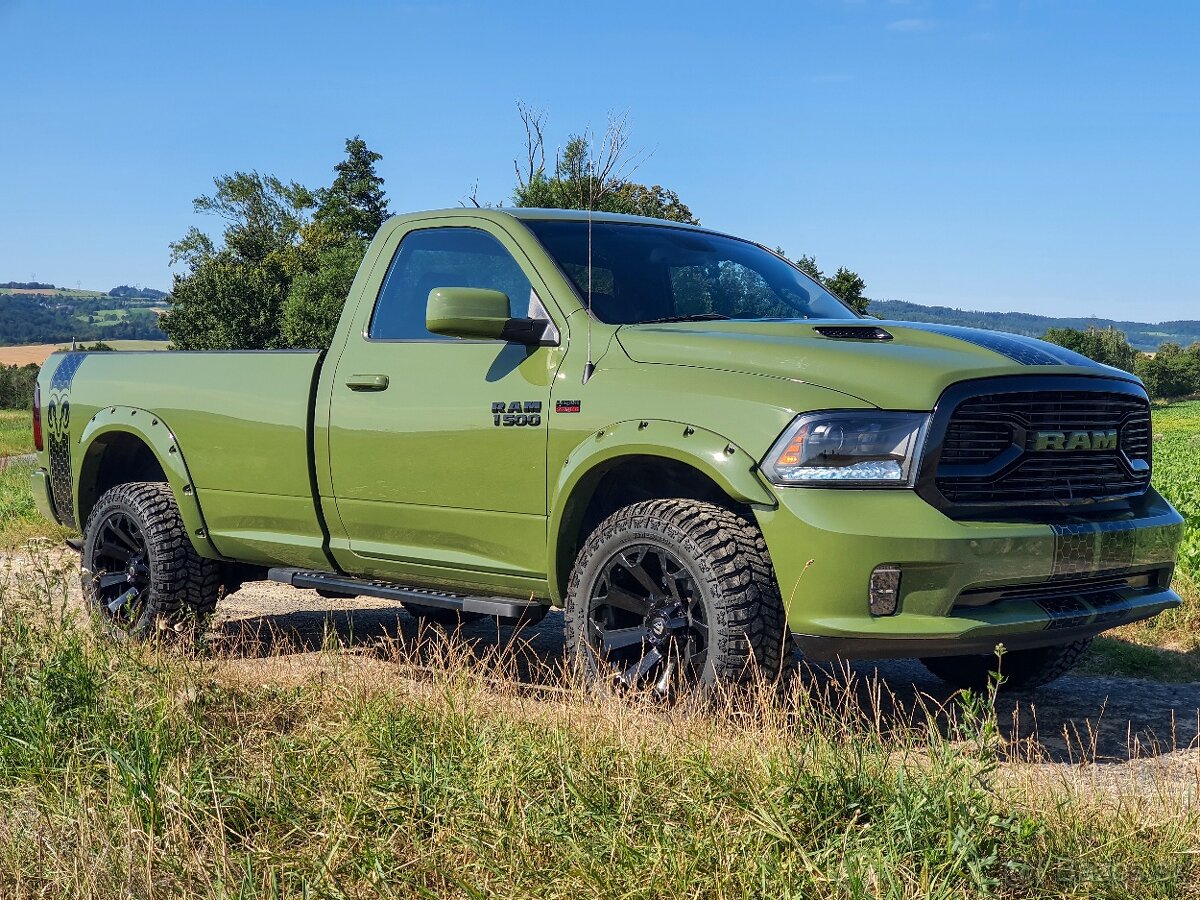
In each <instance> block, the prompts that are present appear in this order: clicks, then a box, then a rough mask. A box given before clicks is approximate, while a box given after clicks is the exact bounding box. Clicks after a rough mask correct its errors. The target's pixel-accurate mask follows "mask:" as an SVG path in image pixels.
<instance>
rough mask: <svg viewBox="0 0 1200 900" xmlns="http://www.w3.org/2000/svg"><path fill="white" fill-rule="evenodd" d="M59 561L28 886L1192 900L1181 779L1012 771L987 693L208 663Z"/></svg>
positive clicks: (1197, 838)
mask: <svg viewBox="0 0 1200 900" xmlns="http://www.w3.org/2000/svg"><path fill="white" fill-rule="evenodd" d="M57 577H58V576H57V575H56V573H55V572H54V571H53V570H52V569H50V568H47V570H46V571H45V572H43V573H40V574H39V575H38V577H36V578H30V579H26V581H25V582H24V584H23V585H22V587H21V588H20V589H19V590H16V589H12V588H9V589H7V590H5V591H4V592H3V593H0V634H2V635H3V640H0V805H2V806H3V809H4V816H3V819H2V821H0V896H3V897H5V898H6V900H34V898H46V897H72V898H95V900H100V898H105V900H108V898H126V897H138V898H164V900H165V898H176V897H206V898H214V900H215V898H235V897H236V898H245V900H250V898H285V897H287V898H292V897H294V898H300V897H312V898H368V897H371V898H374V897H382V898H401V897H403V898H420V897H427V898H433V897H452V898H481V897H499V898H511V897H544V898H563V900H566V898H576V897H586V898H598V900H600V898H614V897H620V898H676V897H679V898H684V897H686V898H710V897H711V898H746V897H786V898H801V897H835V898H857V897H863V898H976V897H983V896H989V897H1014V898H1015V897H1073V898H1081V900H1082V898H1096V897H1113V898H1117V897H1120V898H1134V897H1136V898H1152V897H1161V898H1181V897H1188V896H1193V897H1194V896H1196V892H1197V884H1198V881H1197V878H1198V876H1200V865H1198V862H1197V860H1198V858H1200V806H1198V805H1197V801H1196V799H1195V796H1194V794H1190V793H1189V792H1188V790H1187V788H1186V785H1183V786H1181V785H1180V784H1179V783H1178V782H1174V781H1167V780H1161V779H1159V778H1158V777H1157V776H1155V775H1153V773H1152V772H1151V773H1149V775H1148V778H1146V779H1140V778H1126V779H1123V780H1118V781H1113V782H1112V783H1111V784H1107V783H1106V784H1105V785H1103V786H1097V785H1089V784H1088V783H1087V780H1086V779H1075V778H1073V777H1072V776H1071V775H1070V774H1069V772H1068V771H1067V770H1065V769H1064V770H1062V771H1060V772H1054V773H1050V772H1047V771H1046V770H1045V768H1044V767H1043V766H1041V765H1028V764H1025V763H1024V762H1021V761H1019V760H1018V761H1014V760H1012V759H1011V758H1010V757H1008V756H1007V755H1006V753H1005V751H1004V747H1005V744H1004V742H1003V741H1002V740H1001V739H1000V738H999V731H998V724H997V721H996V719H995V715H994V713H992V712H991V711H990V707H989V705H988V703H987V702H986V698H976V699H972V698H967V699H966V700H965V701H963V702H960V703H958V704H956V705H952V706H950V707H948V708H947V709H946V710H945V711H944V712H943V714H942V715H943V719H944V720H945V723H946V724H945V726H944V729H938V728H930V727H928V726H927V725H925V724H924V723H925V721H926V720H925V719H924V718H923V717H918V718H917V720H916V721H913V722H909V721H904V720H903V719H900V720H892V719H888V718H885V719H882V720H881V719H877V718H875V717H874V716H873V715H872V714H871V712H870V711H869V708H868V707H867V706H864V704H863V703H862V701H861V698H860V697H859V696H857V695H856V694H855V693H854V692H852V691H847V690H846V689H844V688H843V687H841V686H839V685H837V684H830V685H828V686H827V687H824V688H819V689H814V687H813V685H812V683H811V682H810V681H805V680H796V681H793V682H791V683H790V684H788V685H786V686H784V687H782V688H781V689H778V690H777V689H775V688H773V687H771V686H765V685H764V686H758V687H757V688H756V687H751V688H749V689H747V690H745V691H740V692H738V693H736V694H733V695H729V696H726V697H720V698H718V697H714V698H712V699H711V701H710V702H708V703H706V704H703V705H698V706H696V707H695V708H691V707H688V706H684V705H676V706H673V707H664V706H663V705H662V704H660V703H655V702H651V701H648V700H644V699H643V698H639V697H637V696H629V695H625V696H614V695H611V694H604V693H597V692H595V691H592V690H584V689H581V688H577V687H574V686H572V685H571V683H570V680H569V679H564V677H563V676H562V675H561V674H560V673H558V672H556V671H553V670H551V671H548V672H546V673H543V674H542V675H538V674H536V673H535V675H534V678H533V684H532V685H531V684H529V681H528V679H526V680H524V681H522V680H519V679H518V678H516V677H514V670H513V665H512V663H513V659H514V656H513V651H511V650H510V651H507V652H501V653H500V654H499V655H498V656H495V657H492V658H489V659H474V658H472V657H471V654H470V652H469V649H468V648H467V646H466V645H465V644H464V643H463V642H461V641H459V640H456V639H453V638H444V637H440V636H438V635H437V634H436V633H434V634H427V635H426V636H424V637H418V638H416V639H414V640H412V641H411V642H407V643H404V644H400V643H394V644H391V645H389V646H386V647H381V648H376V650H375V651H373V652H371V653H368V654H366V655H359V654H356V653H354V652H349V651H345V650H339V649H337V644H336V640H333V639H331V640H330V641H329V643H328V647H327V649H325V650H323V651H321V652H318V653H310V654H308V655H307V656H302V657H297V656H289V655H269V656H268V657H266V658H261V657H260V656H259V654H258V653H257V652H256V651H255V650H253V649H250V650H249V653H248V654H247V652H246V651H245V650H243V649H241V648H239V647H238V646H237V645H236V644H235V643H233V644H228V645H226V646H224V647H223V648H222V649H221V650H220V651H212V652H209V653H206V654H196V655H189V654H188V653H185V652H179V651H178V650H172V649H170V648H167V649H162V648H158V647H154V646H149V647H145V646H140V647H139V646H131V645H128V644H116V643H111V642H101V641H98V640H97V639H96V636H95V632H94V631H92V630H90V629H88V628H86V627H84V625H82V624H81V623H80V622H79V620H78V618H77V617H76V616H73V615H72V614H70V613H69V612H67V611H66V610H67V607H66V606H65V604H64V600H63V584H62V582H60V581H58V580H56V578H57ZM276 653H277V654H286V648H285V649H284V650H278V649H277V651H276ZM539 684H546V685H554V687H553V688H551V687H538V685H539ZM564 685H565V686H564Z"/></svg>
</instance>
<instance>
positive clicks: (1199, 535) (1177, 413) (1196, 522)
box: [1154, 400, 1200, 583]
mask: <svg viewBox="0 0 1200 900" xmlns="http://www.w3.org/2000/svg"><path fill="white" fill-rule="evenodd" d="M1154 486H1155V487H1157V488H1158V490H1159V491H1160V492H1161V493H1162V494H1163V496H1165V497H1166V498H1167V499H1168V500H1170V501H1171V503H1172V504H1173V505H1174V506H1175V508H1176V509H1177V510H1179V512H1180V513H1182V514H1183V516H1184V517H1185V518H1186V519H1187V520H1188V525H1187V531H1186V535H1185V537H1184V543H1183V548H1182V550H1181V551H1180V555H1179V568H1180V571H1181V572H1182V573H1183V574H1184V576H1185V577H1188V578H1190V579H1191V580H1192V582H1193V583H1194V582H1195V581H1196V580H1197V579H1200V400H1192V401H1189V402H1186V403H1176V404H1173V405H1172V406H1167V407H1163V408H1162V409H1157V410H1155V411H1154Z"/></svg>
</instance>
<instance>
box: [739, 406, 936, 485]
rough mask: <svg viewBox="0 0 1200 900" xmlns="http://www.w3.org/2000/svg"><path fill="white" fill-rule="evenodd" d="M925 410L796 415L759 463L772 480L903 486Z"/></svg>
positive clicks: (910, 473) (911, 472) (913, 471)
mask: <svg viewBox="0 0 1200 900" xmlns="http://www.w3.org/2000/svg"><path fill="white" fill-rule="evenodd" d="M928 422H929V416H928V414H926V413H899V412H872V411H870V410H861V411H860V410H847V411H845V412H819V413H808V414H806V415H803V416H798V417H797V418H796V420H795V421H794V422H792V424H791V425H789V426H788V428H787V430H786V431H784V433H783V434H782V435H780V437H779V440H777V441H776V442H775V446H774V447H772V448H771V451H770V452H769V453H768V454H767V455H766V457H765V458H764V459H763V462H762V469H763V472H764V473H765V474H766V476H767V478H769V479H770V480H771V481H772V482H774V483H775V484H781V485H789V484H808V485H838V484H845V485H859V486H862V485H867V486H870V485H881V486H882V485H888V486H894V487H908V486H910V485H911V484H912V480H913V477H914V476H915V475H916V459H917V453H918V450H919V448H920V445H921V438H922V437H923V435H924V434H925V426H926V425H927V424H928Z"/></svg>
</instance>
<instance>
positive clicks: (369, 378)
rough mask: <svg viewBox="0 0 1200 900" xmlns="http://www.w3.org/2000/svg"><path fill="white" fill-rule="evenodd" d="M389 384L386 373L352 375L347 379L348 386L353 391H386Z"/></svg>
mask: <svg viewBox="0 0 1200 900" xmlns="http://www.w3.org/2000/svg"><path fill="white" fill-rule="evenodd" d="M387 386H388V377H387V376H386V375H351V376H350V377H349V378H347V379H346V387H348V388H350V390H352V391H386V390H387Z"/></svg>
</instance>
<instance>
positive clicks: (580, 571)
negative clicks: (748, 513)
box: [564, 498, 788, 695]
mask: <svg viewBox="0 0 1200 900" xmlns="http://www.w3.org/2000/svg"><path fill="white" fill-rule="evenodd" d="M565 600H566V603H565V606H566V609H565V616H564V627H565V628H564V630H565V635H564V636H565V638H566V645H567V653H568V655H569V657H570V660H571V662H572V663H573V664H574V666H575V667H576V669H577V671H578V672H579V673H580V674H581V675H582V676H583V677H584V678H585V679H587V680H589V681H593V682H599V683H611V682H610V681H609V679H610V678H612V679H615V681H616V682H617V684H618V685H619V686H628V687H631V688H632V687H640V688H641V689H642V690H651V691H654V692H656V693H658V694H660V695H670V694H672V693H673V692H674V689H675V688H677V687H678V688H685V687H687V688H697V687H706V686H713V685H718V684H726V685H729V684H738V683H745V682H747V681H754V680H756V679H759V678H762V677H765V678H768V679H774V678H775V677H777V676H778V675H779V674H780V671H781V669H782V666H783V663H784V660H785V650H786V648H787V637H788V633H787V621H786V616H785V614H784V609H783V602H782V600H781V598H780V596H779V588H778V586H777V585H776V583H775V573H774V570H773V567H772V566H771V558H770V555H769V554H768V552H767V545H766V542H765V541H764V540H763V536H762V532H760V531H759V530H758V527H757V526H756V525H755V524H754V523H753V522H752V521H750V520H749V519H748V518H746V517H745V516H742V515H740V514H738V513H737V512H735V511H733V510H730V509H726V508H725V507H722V506H717V505H715V504H712V503H707V502H704V501H702V500H691V499H684V498H678V499H676V498H667V499H663V500H646V501H643V502H640V503H633V504H630V505H629V506H625V507H623V508H621V509H618V510H617V511H616V512H614V513H613V514H612V515H610V516H609V517H608V518H606V519H605V520H604V521H602V522H600V523H599V524H598V525H596V527H595V528H594V529H592V531H591V533H590V534H589V535H588V536H587V538H586V540H584V542H583V546H582V547H580V548H579V552H578V554H577V555H576V558H575V564H574V566H573V567H572V569H571V578H570V583H569V584H568V585H567V592H566V598H565Z"/></svg>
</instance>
